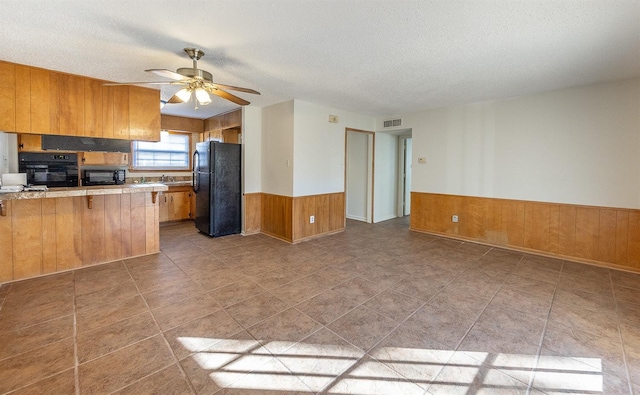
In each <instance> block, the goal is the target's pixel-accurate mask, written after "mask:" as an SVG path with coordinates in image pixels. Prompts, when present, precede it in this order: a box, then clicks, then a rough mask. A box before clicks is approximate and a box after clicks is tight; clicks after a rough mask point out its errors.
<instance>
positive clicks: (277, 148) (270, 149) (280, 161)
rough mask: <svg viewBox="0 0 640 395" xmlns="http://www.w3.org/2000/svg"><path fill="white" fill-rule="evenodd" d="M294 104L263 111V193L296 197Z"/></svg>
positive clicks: (284, 104) (267, 108)
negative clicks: (294, 183) (294, 189)
mask: <svg viewBox="0 0 640 395" xmlns="http://www.w3.org/2000/svg"><path fill="white" fill-rule="evenodd" d="M293 168H294V160H293V100H291V101H287V102H283V103H279V104H274V105H272V106H269V107H264V108H263V109H262V174H261V184H262V192H265V193H271V194H275V195H283V196H293Z"/></svg>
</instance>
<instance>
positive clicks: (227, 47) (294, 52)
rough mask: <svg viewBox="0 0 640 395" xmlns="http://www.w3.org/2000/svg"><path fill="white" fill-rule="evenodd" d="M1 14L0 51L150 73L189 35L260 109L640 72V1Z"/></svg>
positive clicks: (54, 7) (97, 72)
mask: <svg viewBox="0 0 640 395" xmlns="http://www.w3.org/2000/svg"><path fill="white" fill-rule="evenodd" d="M0 16H1V18H2V36H1V37H2V38H1V39H0V59H1V60H6V61H10V62H16V63H22V64H28V65H33V66H39V67H44V68H48V69H53V70H59V71H64V72H69V73H74V74H80V75H84V76H90V77H96V78H103V79H107V80H112V81H117V82H126V81H158V80H162V78H159V77H156V76H154V75H152V74H149V73H145V72H144V70H145V69H150V68H166V69H170V70H175V69H177V68H179V67H191V60H190V59H189V58H188V57H187V56H186V54H184V52H183V50H182V49H183V48H184V47H187V46H193V47H198V48H201V49H202V50H203V51H204V52H205V53H206V54H205V56H204V58H203V59H202V60H201V61H200V62H199V66H200V68H202V69H205V70H207V71H209V72H211V73H212V74H213V76H214V81H218V82H220V83H223V84H228V85H236V86H243V87H248V88H253V89H256V90H258V91H260V92H261V93H262V95H261V96H254V95H251V94H246V93H237V95H238V96H240V97H243V98H244V99H246V100H249V101H251V102H252V105H257V106H261V107H262V106H266V105H270V104H273V103H277V102H281V101H285V100H289V99H293V98H296V99H301V100H305V101H309V102H312V103H317V104H322V105H327V106H331V107H335V108H339V109H343V110H349V111H353V112H356V113H361V114H368V115H374V116H385V115H387V114H397V113H403V112H411V111H420V110H425V109H429V108H436V107H442V106H446V105H450V104H461V103H468V102H474V101H479V100H486V99H496V98H505V97H512V96H518V95H524V94H530V93H535V92H541V91H547V90H553V89H557V88H563V87H569V86H578V85H585V84H590V83H594V82H602V81H610V80H620V79H626V78H631V77H636V76H640V0H626V1H625V0H595V1H590V0H540V1H537V0H493V1H489V0H466V1H463V0H439V1H427V0H418V1H405V0H398V1H394V0H386V1H384V0H383V1H375V0H369V1H367V0H343V1H337V0H333V1H332V0H327V1H323V0H252V1H247V0H244V1H243V0H222V1H212V0H199V1H197V0H183V1H168V0H138V1H136V0H126V1H124V0H110V1H99V2H98V1H87V0H48V1H43V0H1V1H0ZM176 90H177V88H176V87H167V88H163V90H162V98H163V99H168V98H169V97H170V96H171V95H172V94H173V93H174V92H175V91H176ZM235 107H236V106H235V105H234V104H232V103H230V102H226V101H224V100H222V99H214V102H213V103H212V104H211V105H209V106H206V107H200V109H198V110H197V111H194V110H193V104H181V105H168V106H166V107H165V109H164V110H163V113H167V114H173V115H183V116H190V117H196V118H208V117H210V116H212V115H215V114H219V113H222V112H225V111H228V110H231V109H233V108H235Z"/></svg>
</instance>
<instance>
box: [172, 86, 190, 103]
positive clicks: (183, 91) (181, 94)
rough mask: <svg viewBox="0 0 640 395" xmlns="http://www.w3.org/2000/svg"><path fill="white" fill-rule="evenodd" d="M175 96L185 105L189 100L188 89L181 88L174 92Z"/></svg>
mask: <svg viewBox="0 0 640 395" xmlns="http://www.w3.org/2000/svg"><path fill="white" fill-rule="evenodd" d="M175 96H176V97H177V98H178V99H180V100H182V101H183V102H185V103H186V102H188V101H189V99H191V91H190V90H189V89H188V88H183V89H180V90H179V91H178V92H176V94H175Z"/></svg>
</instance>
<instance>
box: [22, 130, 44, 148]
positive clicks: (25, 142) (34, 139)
mask: <svg viewBox="0 0 640 395" xmlns="http://www.w3.org/2000/svg"><path fill="white" fill-rule="evenodd" d="M18 150H19V151H20V152H42V136H40V135H39V134H25V133H19V134H18Z"/></svg>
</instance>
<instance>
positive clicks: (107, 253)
mask: <svg viewBox="0 0 640 395" xmlns="http://www.w3.org/2000/svg"><path fill="white" fill-rule="evenodd" d="M132 202H133V204H132ZM3 204H4V205H5V207H6V216H0V282H7V281H11V280H19V279H23V278H28V277H34V276H38V275H42V274H47V273H54V272H59V271H63V270H69V269H74V268H77V267H81V266H87V265H92V264H97V263H103V262H110V261H114V260H118V259H123V258H128V257H132V256H137V255H146V254H151V253H156V252H158V251H159V249H160V244H159V227H158V202H156V203H153V201H152V198H151V193H125V194H122V195H94V196H93V197H92V207H91V208H89V206H88V198H87V197H86V196H77V197H62V198H48V199H22V200H10V201H4V203H3Z"/></svg>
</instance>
